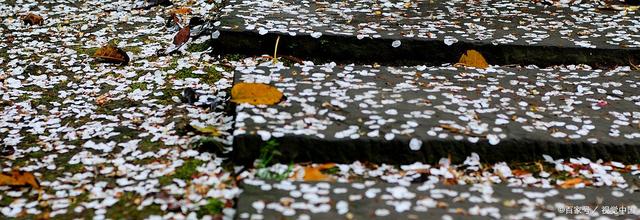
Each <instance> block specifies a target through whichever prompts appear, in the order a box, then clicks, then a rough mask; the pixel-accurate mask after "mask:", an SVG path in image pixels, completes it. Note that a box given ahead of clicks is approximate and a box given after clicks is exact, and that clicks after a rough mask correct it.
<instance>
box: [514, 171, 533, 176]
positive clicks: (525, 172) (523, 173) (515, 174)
mask: <svg viewBox="0 0 640 220" xmlns="http://www.w3.org/2000/svg"><path fill="white" fill-rule="evenodd" d="M511 173H513V175H514V176H524V175H529V174H531V173H530V172H529V171H526V170H523V169H514V170H513V171H511Z"/></svg>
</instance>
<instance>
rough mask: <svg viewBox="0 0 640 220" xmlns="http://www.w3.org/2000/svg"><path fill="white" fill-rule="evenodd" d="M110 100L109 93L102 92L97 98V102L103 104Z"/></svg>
mask: <svg viewBox="0 0 640 220" xmlns="http://www.w3.org/2000/svg"><path fill="white" fill-rule="evenodd" d="M108 101H109V93H105V94H102V95H100V96H98V98H96V104H98V105H100V106H102V105H104V104H106V103H107V102H108Z"/></svg>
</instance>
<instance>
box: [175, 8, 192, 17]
mask: <svg viewBox="0 0 640 220" xmlns="http://www.w3.org/2000/svg"><path fill="white" fill-rule="evenodd" d="M171 13H174V14H178V15H186V14H191V9H190V8H187V7H184V8H177V9H174V10H172V11H171Z"/></svg>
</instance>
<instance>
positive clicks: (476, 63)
mask: <svg viewBox="0 0 640 220" xmlns="http://www.w3.org/2000/svg"><path fill="white" fill-rule="evenodd" d="M458 64H462V65H465V66H472V67H476V68H482V69H484V68H487V67H489V64H488V63H487V61H486V60H485V59H484V57H483V56H482V54H480V52H478V51H476V50H467V52H465V53H464V54H462V56H461V57H460V61H458Z"/></svg>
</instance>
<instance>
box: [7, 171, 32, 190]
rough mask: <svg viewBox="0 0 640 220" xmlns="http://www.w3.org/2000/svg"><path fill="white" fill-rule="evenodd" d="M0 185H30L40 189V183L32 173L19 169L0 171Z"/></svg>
mask: <svg viewBox="0 0 640 220" xmlns="http://www.w3.org/2000/svg"><path fill="white" fill-rule="evenodd" d="M0 186H31V187H32V188H34V189H40V183H39V182H38V179H36V177H35V176H34V175H33V174H31V173H29V172H24V171H19V170H12V171H11V172H10V173H0Z"/></svg>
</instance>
